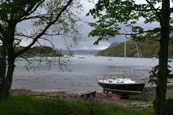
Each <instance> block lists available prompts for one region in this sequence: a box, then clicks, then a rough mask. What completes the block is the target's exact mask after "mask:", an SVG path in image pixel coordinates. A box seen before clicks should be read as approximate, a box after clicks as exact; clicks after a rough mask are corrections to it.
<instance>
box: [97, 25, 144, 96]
mask: <svg viewBox="0 0 173 115" xmlns="http://www.w3.org/2000/svg"><path fill="white" fill-rule="evenodd" d="M124 30H125V41H124V72H123V74H124V77H123V78H119V77H114V78H109V79H103V80H99V81H98V84H99V85H100V86H101V87H102V88H103V94H104V95H106V94H107V93H108V92H109V91H111V92H112V94H113V96H114V98H116V99H120V98H121V97H122V96H126V97H127V96H128V95H130V94H138V93H141V91H142V90H143V88H144V86H145V83H144V82H137V81H135V80H132V79H130V78H126V40H127V36H126V35H127V32H126V27H125V28H124Z"/></svg>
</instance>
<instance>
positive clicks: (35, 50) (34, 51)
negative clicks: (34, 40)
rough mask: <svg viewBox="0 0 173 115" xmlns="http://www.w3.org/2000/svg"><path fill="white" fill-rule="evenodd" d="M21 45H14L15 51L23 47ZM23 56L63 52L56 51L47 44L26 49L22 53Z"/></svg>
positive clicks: (43, 55) (57, 54) (49, 54)
mask: <svg viewBox="0 0 173 115" xmlns="http://www.w3.org/2000/svg"><path fill="white" fill-rule="evenodd" d="M23 48H24V47H23V46H20V47H16V52H17V51H19V50H21V49H23ZM22 56H23V57H33V56H41V57H46V56H51V57H52V56H58V57H60V56H63V54H62V53H61V52H60V51H57V50H55V49H53V48H52V47H49V46H34V47H32V48H31V49H29V50H28V51H26V52H25V53H24V54H22Z"/></svg>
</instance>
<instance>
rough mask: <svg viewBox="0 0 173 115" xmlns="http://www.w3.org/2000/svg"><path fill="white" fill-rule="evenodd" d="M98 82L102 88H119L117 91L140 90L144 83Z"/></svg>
mask: <svg viewBox="0 0 173 115" xmlns="http://www.w3.org/2000/svg"><path fill="white" fill-rule="evenodd" d="M98 84H99V85H100V86H101V87H102V88H104V89H111V90H119V91H142V90H143V88H144V86H145V83H128V84H123V83H122V84H120V83H117V84H111V83H102V82H98Z"/></svg>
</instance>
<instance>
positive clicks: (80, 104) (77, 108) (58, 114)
mask: <svg viewBox="0 0 173 115" xmlns="http://www.w3.org/2000/svg"><path fill="white" fill-rule="evenodd" d="M0 108H1V109H0V114H2V115H24V114H25V115H92V114H94V115H152V114H153V111H152V110H134V109H129V108H125V107H122V106H119V105H115V104H108V103H95V102H88V101H70V100H63V99H59V98H56V99H43V98H36V97H28V96H15V97H10V98H9V99H6V100H0Z"/></svg>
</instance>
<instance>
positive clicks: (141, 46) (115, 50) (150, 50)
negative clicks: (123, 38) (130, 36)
mask: <svg viewBox="0 0 173 115" xmlns="http://www.w3.org/2000/svg"><path fill="white" fill-rule="evenodd" d="M136 44H137V48H138V52H139V55H140V57H145V58H146V57H149V58H151V57H158V51H159V42H157V41H149V40H146V41H143V42H136ZM126 46H127V57H138V53H137V48H136V45H135V42H134V41H132V40H129V41H127V45H126ZM97 56H115V57H123V56H124V43H112V44H111V45H110V46H109V47H108V48H107V49H105V50H103V51H101V52H99V53H97ZM169 58H173V39H171V40H170V45H169Z"/></svg>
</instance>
